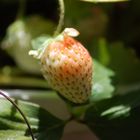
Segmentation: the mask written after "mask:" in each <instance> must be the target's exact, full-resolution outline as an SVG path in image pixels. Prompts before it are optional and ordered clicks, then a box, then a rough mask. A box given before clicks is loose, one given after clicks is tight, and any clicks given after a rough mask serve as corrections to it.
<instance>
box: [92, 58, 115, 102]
mask: <svg viewBox="0 0 140 140" xmlns="http://www.w3.org/2000/svg"><path fill="white" fill-rule="evenodd" d="M93 63H94V66H93V67H94V70H93V87H92V95H91V97H90V101H91V102H95V101H99V100H102V99H106V98H111V97H112V96H113V91H114V86H113V85H112V84H111V81H112V80H111V78H110V77H111V76H113V75H114V72H113V71H112V70H110V69H108V68H106V67H104V66H103V65H102V64H100V63H99V62H97V61H96V60H95V59H94V60H93Z"/></svg>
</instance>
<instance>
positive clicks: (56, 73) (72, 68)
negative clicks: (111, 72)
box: [40, 28, 92, 103]
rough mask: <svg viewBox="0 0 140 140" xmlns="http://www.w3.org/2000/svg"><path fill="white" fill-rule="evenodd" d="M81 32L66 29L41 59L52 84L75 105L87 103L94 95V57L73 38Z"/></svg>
mask: <svg viewBox="0 0 140 140" xmlns="http://www.w3.org/2000/svg"><path fill="white" fill-rule="evenodd" d="M77 33H78V32H77V31H76V30H75V29H72V28H66V29H65V30H64V32H63V33H62V34H61V36H60V37H58V38H56V39H54V40H53V41H50V43H48V46H47V47H46V48H45V49H44V52H43V53H42V55H41V57H40V60H41V65H42V72H43V75H44V77H45V78H46V80H47V81H48V83H49V85H50V86H51V87H52V88H53V89H54V90H56V91H58V92H59V93H60V94H61V95H62V96H63V97H65V98H67V99H68V100H70V101H72V102H74V103H84V102H85V101H87V99H88V97H89V95H90V94H91V86H92V85H91V84H92V58H91V56H90V54H89V53H88V51H87V50H86V49H85V48H84V46H83V45H82V44H81V43H79V42H78V41H76V40H75V39H74V38H73V37H71V36H77Z"/></svg>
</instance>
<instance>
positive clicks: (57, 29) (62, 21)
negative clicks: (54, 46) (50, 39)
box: [54, 0, 65, 36]
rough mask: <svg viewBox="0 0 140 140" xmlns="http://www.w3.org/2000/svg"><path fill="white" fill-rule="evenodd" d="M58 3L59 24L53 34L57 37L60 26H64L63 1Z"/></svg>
mask: <svg viewBox="0 0 140 140" xmlns="http://www.w3.org/2000/svg"><path fill="white" fill-rule="evenodd" d="M58 1H59V7H60V15H59V22H58V25H57V27H56V30H55V32H54V36H56V35H58V34H59V33H60V32H61V30H62V26H63V24H64V14H65V6H64V1H63V0H58Z"/></svg>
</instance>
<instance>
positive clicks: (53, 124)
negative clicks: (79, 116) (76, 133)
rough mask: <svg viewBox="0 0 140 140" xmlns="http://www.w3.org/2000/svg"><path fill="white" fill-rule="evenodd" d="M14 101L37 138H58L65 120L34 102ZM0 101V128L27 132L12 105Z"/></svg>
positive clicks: (41, 139) (43, 139)
mask: <svg viewBox="0 0 140 140" xmlns="http://www.w3.org/2000/svg"><path fill="white" fill-rule="evenodd" d="M15 102H16V103H17V105H18V106H19V108H20V109H21V110H22V111H23V112H24V114H25V115H26V117H27V119H28V121H29V123H30V125H31V128H32V130H33V132H34V135H35V136H36V138H37V140H46V138H47V140H60V138H61V136H62V133H63V128H64V125H65V121H63V120H60V119H59V118H57V117H55V116H54V115H52V114H51V113H49V112H48V111H46V110H45V109H43V108H41V107H40V106H38V105H36V104H32V103H28V102H24V101H19V100H18V101H15ZM0 103H1V106H0V130H15V131H17V132H19V131H22V132H24V134H27V132H28V128H27V126H26V124H25V123H24V121H23V118H22V116H21V115H20V114H19V112H18V111H17V110H16V109H15V108H14V107H13V105H11V103H9V102H8V101H7V100H5V99H0ZM57 130H59V131H57ZM56 131H57V133H56ZM2 134H3V133H2ZM24 134H23V133H21V136H24ZM11 135H12V134H11ZM28 136H29V133H28ZM3 137H4V135H3Z"/></svg>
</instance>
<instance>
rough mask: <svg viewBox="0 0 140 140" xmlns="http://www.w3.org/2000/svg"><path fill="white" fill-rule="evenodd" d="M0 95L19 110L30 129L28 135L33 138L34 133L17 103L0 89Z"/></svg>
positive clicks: (33, 139)
mask: <svg viewBox="0 0 140 140" xmlns="http://www.w3.org/2000/svg"><path fill="white" fill-rule="evenodd" d="M0 95H2V96H3V97H5V98H6V99H7V100H8V101H9V102H11V103H12V105H13V106H14V107H15V108H16V109H17V110H18V111H19V112H20V114H21V116H22V117H23V119H24V121H25V123H26V124H27V126H28V129H29V131H30V135H31V137H32V140H35V138H34V135H33V132H32V129H31V127H30V124H29V122H28V120H27V118H26V116H25V115H24V113H23V112H22V111H21V109H20V108H19V107H18V106H17V104H16V103H15V102H14V101H12V100H11V98H10V97H8V96H7V95H5V94H4V93H3V92H2V91H0Z"/></svg>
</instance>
